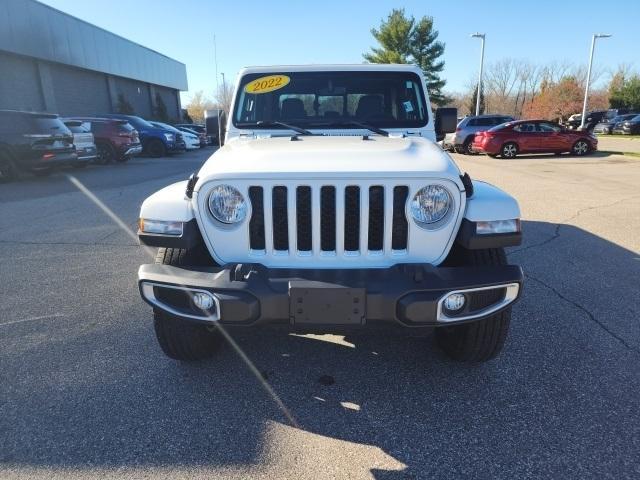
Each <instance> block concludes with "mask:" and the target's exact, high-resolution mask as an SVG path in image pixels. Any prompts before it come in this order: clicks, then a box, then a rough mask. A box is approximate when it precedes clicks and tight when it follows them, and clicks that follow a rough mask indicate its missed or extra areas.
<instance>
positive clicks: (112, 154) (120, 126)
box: [73, 117, 142, 163]
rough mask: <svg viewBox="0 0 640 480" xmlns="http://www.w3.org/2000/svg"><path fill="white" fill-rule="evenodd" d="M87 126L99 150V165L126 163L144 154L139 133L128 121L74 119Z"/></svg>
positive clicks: (92, 118)
mask: <svg viewBox="0 0 640 480" xmlns="http://www.w3.org/2000/svg"><path fill="white" fill-rule="evenodd" d="M73 119H74V120H80V121H81V122H82V123H83V124H87V125H88V126H89V128H90V130H91V133H93V137H94V139H95V142H96V147H97V148H98V159H97V163H109V162H113V161H115V162H126V161H127V160H129V159H130V158H131V157H135V156H136V155H140V154H141V153H142V144H141V143H140V138H139V137H138V132H137V130H136V129H135V128H133V127H132V126H131V125H130V124H129V122H128V121H127V120H120V119H117V118H97V117H96V118H94V117H73Z"/></svg>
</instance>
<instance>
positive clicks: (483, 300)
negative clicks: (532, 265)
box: [138, 264, 523, 330]
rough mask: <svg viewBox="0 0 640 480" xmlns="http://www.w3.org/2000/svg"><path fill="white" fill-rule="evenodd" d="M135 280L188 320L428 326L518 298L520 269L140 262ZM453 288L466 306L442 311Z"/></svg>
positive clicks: (146, 295)
mask: <svg viewBox="0 0 640 480" xmlns="http://www.w3.org/2000/svg"><path fill="white" fill-rule="evenodd" d="M138 282H139V287H140V292H141V295H142V297H143V299H144V300H145V301H146V302H147V303H149V304H150V305H152V306H153V307H154V308H157V309H160V310H164V311H166V312H168V313H170V314H172V315H176V316H178V317H183V318H185V319H189V320H194V321H200V322H205V323H212V322H215V323H218V322H219V323H221V324H224V325H228V326H232V325H237V326H254V325H261V324H285V325H290V326H292V327H296V328H303V329H304V328H307V327H308V328H310V329H316V328H320V329H324V330H331V327H334V326H336V327H341V326H348V327H361V326H365V325H370V324H376V323H387V324H389V323H391V324H397V325H400V326H405V327H433V326H440V325H449V324H451V323H462V322H468V321H474V320H479V319H481V318H485V317H487V316H489V315H492V314H494V313H497V312H499V311H500V310H503V309H504V308H507V307H508V306H509V305H511V304H512V303H513V302H514V301H516V300H517V299H518V298H519V296H520V293H521V291H522V282H523V274H522V270H521V268H520V267H518V266H515V265H505V266H486V267H432V266H430V265H396V266H394V267H391V268H387V269H362V270H287V269H268V268H265V267H263V266H261V265H248V264H244V265H242V264H241V265H228V266H226V267H223V268H208V269H200V270H197V271H196V270H187V269H183V268H178V267H172V266H166V265H154V264H149V265H142V266H141V267H140V269H139V271H138ZM470 290H473V291H470ZM195 291H201V292H202V291H204V292H209V293H211V294H213V295H214V296H215V299H216V305H215V307H213V308H214V310H215V312H213V313H212V312H204V311H202V310H198V309H197V307H195V306H194V303H193V297H192V295H193V292H195ZM455 291H463V293H464V295H465V298H466V304H465V307H464V308H463V309H462V310H460V311H459V312H458V313H451V312H449V313H448V314H447V312H446V310H445V311H444V312H443V305H442V303H443V302H442V301H443V299H444V297H445V296H447V294H450V293H452V292H455Z"/></svg>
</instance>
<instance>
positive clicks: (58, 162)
mask: <svg viewBox="0 0 640 480" xmlns="http://www.w3.org/2000/svg"><path fill="white" fill-rule="evenodd" d="M44 154H50V155H53V156H51V157H47V158H46V159H44V158H42V155H44ZM79 160H80V159H79V158H78V154H77V153H76V151H75V149H74V150H73V151H69V150H67V151H55V150H53V151H43V152H38V158H33V159H30V160H27V161H25V162H24V163H22V165H24V166H25V167H27V168H29V169H32V170H48V169H50V168H57V167H66V166H69V165H74V164H76V163H78V161H79ZM80 161H82V160H80Z"/></svg>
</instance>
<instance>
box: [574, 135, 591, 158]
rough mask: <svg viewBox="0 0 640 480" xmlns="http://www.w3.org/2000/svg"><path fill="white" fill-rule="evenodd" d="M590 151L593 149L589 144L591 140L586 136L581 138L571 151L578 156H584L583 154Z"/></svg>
mask: <svg viewBox="0 0 640 480" xmlns="http://www.w3.org/2000/svg"><path fill="white" fill-rule="evenodd" d="M590 151H591V146H590V145H589V142H587V141H586V140H585V139H584V138H581V139H580V140H578V141H577V142H576V143H574V144H573V147H571V152H572V153H573V154H574V155H576V156H578V157H582V156H583V155H586V154H587V153H589V152H590Z"/></svg>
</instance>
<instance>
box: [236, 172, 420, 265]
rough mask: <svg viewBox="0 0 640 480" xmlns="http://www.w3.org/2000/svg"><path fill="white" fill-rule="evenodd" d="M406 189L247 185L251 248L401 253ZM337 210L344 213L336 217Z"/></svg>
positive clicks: (405, 230)
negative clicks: (267, 209)
mask: <svg viewBox="0 0 640 480" xmlns="http://www.w3.org/2000/svg"><path fill="white" fill-rule="evenodd" d="M408 191H409V189H408V187H407V186H393V187H388V186H385V185H372V186H365V187H361V186H359V185H348V186H346V187H344V188H340V189H338V188H336V187H335V186H332V185H325V186H321V187H320V188H312V187H310V186H308V185H298V186H289V187H285V186H274V187H273V188H271V189H270V191H268V189H267V191H265V189H264V188H263V187H260V186H250V187H249V199H250V201H251V206H252V215H251V219H250V221H249V243H250V247H251V249H252V250H253V251H260V250H265V249H266V247H267V245H268V244H269V243H271V245H272V246H273V250H274V251H275V253H277V254H287V253H291V252H298V253H299V254H303V255H304V254H313V253H314V252H318V253H320V254H321V255H322V254H325V255H327V254H328V255H336V254H338V253H339V254H345V255H357V254H359V253H360V252H365V251H366V252H367V253H372V254H376V253H383V252H385V251H390V250H393V251H395V252H397V253H402V252H403V251H405V250H406V249H407V241H408V222H407V218H406V215H405V205H406V202H407V196H408ZM265 195H269V196H270V197H271V198H270V200H271V201H270V202H265ZM388 196H390V197H388ZM265 204H267V205H269V204H270V211H265ZM267 208H269V206H267ZM340 209H342V210H343V211H344V217H343V218H341V219H338V218H337V212H338V211H340ZM315 216H317V217H318V218H315ZM292 220H293V222H295V223H293V222H292ZM386 229H390V230H391V232H390V234H389V232H386V231H385V230H386Z"/></svg>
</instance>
